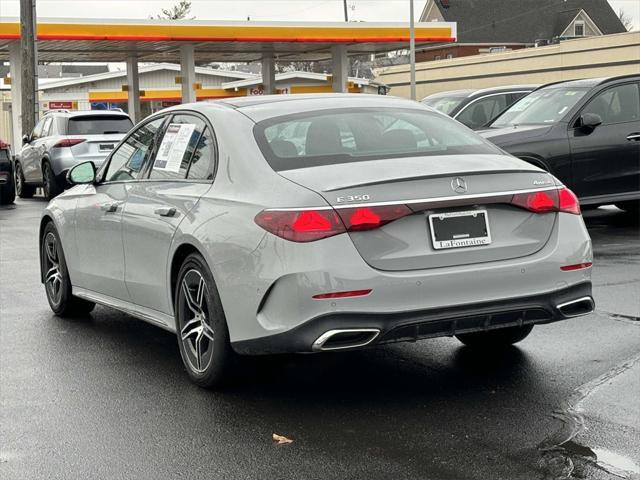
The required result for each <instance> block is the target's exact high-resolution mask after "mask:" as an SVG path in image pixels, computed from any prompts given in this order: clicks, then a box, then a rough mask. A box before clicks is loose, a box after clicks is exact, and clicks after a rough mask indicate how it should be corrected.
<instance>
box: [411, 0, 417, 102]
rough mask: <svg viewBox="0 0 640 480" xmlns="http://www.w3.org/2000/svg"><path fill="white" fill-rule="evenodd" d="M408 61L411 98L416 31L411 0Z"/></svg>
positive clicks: (414, 69) (412, 97) (413, 85)
mask: <svg viewBox="0 0 640 480" xmlns="http://www.w3.org/2000/svg"><path fill="white" fill-rule="evenodd" d="M409 63H410V65H411V67H410V68H411V100H415V99H416V32H415V25H414V22H413V0H409Z"/></svg>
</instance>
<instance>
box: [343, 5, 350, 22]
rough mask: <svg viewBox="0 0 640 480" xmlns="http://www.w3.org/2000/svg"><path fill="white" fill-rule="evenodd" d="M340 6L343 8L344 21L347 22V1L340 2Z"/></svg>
mask: <svg viewBox="0 0 640 480" xmlns="http://www.w3.org/2000/svg"><path fill="white" fill-rule="evenodd" d="M342 5H343V6H344V21H345V22H348V21H349V12H348V10H347V0H342Z"/></svg>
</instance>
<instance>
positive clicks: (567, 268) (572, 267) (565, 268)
mask: <svg viewBox="0 0 640 480" xmlns="http://www.w3.org/2000/svg"><path fill="white" fill-rule="evenodd" d="M592 265H593V262H584V263H576V264H575V265H565V266H563V267H560V270H562V271H563V272H571V271H572V270H582V269H583V268H591V266H592Z"/></svg>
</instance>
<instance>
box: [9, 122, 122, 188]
mask: <svg viewBox="0 0 640 480" xmlns="http://www.w3.org/2000/svg"><path fill="white" fill-rule="evenodd" d="M131 127H133V123H132V122H131V119H130V118H129V116H128V115H127V114H126V113H124V112H121V111H112V110H90V111H73V112H70V111H67V110H55V111H50V112H48V113H47V114H45V116H44V117H43V118H42V119H41V120H40V121H39V122H38V124H37V125H36V126H35V128H34V129H33V132H31V134H29V135H24V136H23V137H22V144H23V145H22V150H21V151H20V152H19V153H17V154H16V162H15V175H16V193H17V194H18V196H20V198H31V197H32V196H33V194H34V193H35V190H36V188H37V187H42V188H43V190H44V195H45V197H47V198H48V199H51V198H53V197H55V196H56V195H58V194H60V193H61V192H62V191H63V190H64V188H65V187H66V186H67V185H68V184H67V180H66V174H67V171H68V170H69V169H70V168H71V167H73V166H74V165H76V164H78V163H82V162H86V161H89V160H90V161H92V162H93V163H94V164H95V165H96V166H100V165H101V164H102V162H103V161H104V159H105V158H106V157H107V155H109V153H111V151H112V150H113V149H114V147H115V146H116V145H117V144H118V142H119V141H120V140H121V139H122V137H124V135H125V133H127V132H128V131H129V130H130V129H131Z"/></svg>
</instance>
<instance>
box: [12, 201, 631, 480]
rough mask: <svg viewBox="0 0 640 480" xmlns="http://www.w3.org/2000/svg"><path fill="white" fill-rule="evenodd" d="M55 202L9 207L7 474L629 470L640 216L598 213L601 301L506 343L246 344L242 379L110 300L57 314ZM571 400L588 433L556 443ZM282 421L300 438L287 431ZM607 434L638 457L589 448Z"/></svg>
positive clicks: (251, 475) (431, 474)
mask: <svg viewBox="0 0 640 480" xmlns="http://www.w3.org/2000/svg"><path fill="white" fill-rule="evenodd" d="M44 206H45V202H44V201H43V200H42V199H33V200H22V201H18V202H17V203H16V206H15V207H10V208H2V209H0V283H1V287H0V401H1V405H0V406H1V410H0V478H2V479H3V480H13V479H20V480H23V479H84V478H95V479H173V478H184V479H205V478H206V479H218V478H225V479H236V478H238V479H244V478H247V479H289V478H300V479H320V478H322V479H329V478H331V479H333V478H339V479H355V478H366V479H378V478H380V479H382V478H384V479H387V478H398V479H509V480H513V479H538V478H540V479H542V478H546V479H560V478H569V477H568V475H569V474H570V473H571V470H573V473H572V474H571V475H573V476H572V477H570V478H598V479H599V478H620V477H619V476H614V475H615V474H619V475H621V476H622V478H625V477H626V478H634V474H633V469H634V468H635V467H634V466H633V464H634V462H635V464H637V463H639V461H640V425H638V423H640V420H639V419H638V418H637V417H636V416H635V415H634V414H633V411H634V410H633V408H632V409H631V410H629V407H630V406H631V407H633V406H634V405H637V404H638V403H637V402H640V400H639V398H640V392H638V391H637V385H638V382H636V383H633V382H634V381H635V380H637V377H636V376H635V375H637V374H640V369H638V368H637V367H638V362H637V361H636V360H637V357H638V355H639V354H640V321H638V317H639V316H640V238H639V237H640V230H639V227H638V225H637V223H636V225H635V226H629V225H628V224H629V219H628V218H627V217H625V216H624V215H623V214H621V212H619V211H618V210H615V209H613V208H611V209H606V210H605V209H598V210H596V211H590V212H587V213H586V214H585V216H586V217H587V218H586V220H587V224H588V227H589V230H590V233H591V235H592V238H593V242H594V249H595V267H594V271H593V281H594V296H595V299H596V302H597V303H598V310H597V312H596V313H593V314H591V315H589V316H587V317H581V318H577V319H573V320H567V321H564V322H560V323H556V324H552V325H548V326H539V327H536V328H535V329H534V331H533V333H532V334H531V335H530V336H529V337H528V338H527V339H526V340H525V341H523V342H522V343H521V344H519V345H518V346H517V347H513V348H511V349H510V350H508V351H506V352H504V353H501V354H495V355H493V356H486V355H485V356H480V355H478V354H474V353H473V352H472V351H470V350H468V349H466V348H464V347H463V346H462V345H461V344H460V343H459V342H458V341H457V340H455V339H449V338H445V339H436V340H426V341H421V342H417V343H411V344H398V345H392V346H387V347H384V348H379V349H375V350H366V351H359V352H351V353H340V354H321V355H297V356H296V355H292V356H278V357H256V358H247V359H244V360H243V361H242V365H241V368H240V370H239V372H240V374H241V378H238V379H237V380H236V381H235V382H234V383H233V384H232V385H230V386H229V387H228V388H227V389H226V390H225V391H223V392H209V391H205V390H202V389H199V388H198V387H196V386H194V385H192V384H191V383H190V382H189V380H188V378H187V375H186V374H185V372H184V371H183V367H182V364H181V361H180V354H179V352H178V346H177V343H176V340H175V337H174V336H173V335H171V334H169V333H167V332H165V331H163V330H160V329H158V328H156V327H153V326H151V325H148V324H146V323H143V322H141V321H138V320H135V319H133V318H131V317H129V316H127V315H124V314H121V313H118V312H115V311H113V310H109V309H107V308H102V307H98V308H96V310H95V311H94V313H93V314H92V315H91V316H90V317H88V318H87V319H84V320H72V321H69V320H63V319H60V318H57V317H54V316H53V315H52V314H51V312H50V310H49V307H48V305H47V302H46V299H45V294H44V290H43V288H42V286H41V285H40V283H39V278H38V255H37V245H38V239H37V227H38V222H39V218H40V212H41V210H42V208H43V207H44ZM625 362H626V363H625ZM634 362H636V363H634ZM629 364H630V365H629ZM619 371H620V372H619ZM634 372H635V373H634ZM619 374H620V376H619V379H620V380H618V375H619ZM625 377H630V378H631V380H632V383H631V384H629V383H625V382H624V378H625ZM598 379H600V380H599V383H598V382H595V383H594V380H598ZM616 382H618V383H616ZM620 382H622V383H623V385H622V386H620V385H619V383H620ZM629 385H630V386H629ZM581 386H582V387H583V389H582V390H578V389H580V387H581ZM585 386H586V387H585ZM609 388H612V389H615V390H611V391H609V390H608V389H609ZM576 392H578V393H576ZM613 392H615V393H613ZM582 393H585V395H584V396H583V395H582ZM581 396H583V397H584V398H579V397H581ZM625 397H626V398H625ZM576 402H579V403H580V405H577V404H576ZM612 403H615V404H616V405H617V406H615V405H614V406H613V407H612V408H613V409H611V410H609V407H608V406H609V405H611V404H612ZM594 405H595V406H594ZM574 407H575V408H574ZM615 408H619V409H620V410H619V411H620V412H621V413H620V415H617V413H616V410H615ZM581 409H582V410H583V413H582V414H580V411H581ZM590 409H595V410H596V411H597V412H599V413H600V414H601V415H599V417H598V418H595V417H594V418H593V419H591V418H587V417H588V415H589V412H590V411H591V410H590ZM574 410H576V411H574ZM554 412H555V413H554ZM607 412H608V414H607ZM629 412H631V413H629ZM553 415H555V417H554V416H553ZM572 415H574V417H575V418H573V421H574V423H575V420H576V419H577V421H580V420H581V419H582V420H583V423H584V424H585V425H587V428H588V432H586V433H588V435H585V431H582V432H581V433H580V434H579V435H578V436H577V437H575V438H573V439H572V440H571V442H570V443H567V444H566V445H565V446H568V445H572V446H573V445H575V447H573V448H558V447H557V446H556V444H557V443H558V441H560V440H558V439H560V438H561V437H562V436H563V435H564V434H565V433H566V432H567V431H569V432H571V431H573V430H572V427H571V426H572V425H574V423H572V421H570V420H571V416H572ZM556 417H557V418H556ZM568 418H569V420H568ZM560 420H563V421H564V422H562V421H560ZM592 420H593V422H592ZM589 425H594V426H593V428H591V427H589ZM574 426H575V425H574ZM272 433H278V434H282V435H286V436H287V437H289V438H291V439H293V440H294V442H293V443H292V444H289V445H274V444H272V440H271V435H272ZM573 433H574V434H575V433H577V432H575V431H573ZM621 435H622V437H621ZM583 441H584V442H589V444H588V445H585V444H584V443H580V442H583ZM540 444H543V445H544V446H546V447H548V449H547V450H546V451H544V452H543V451H541V450H540V449H539V448H538V447H539V445H540ZM604 444H606V445H604ZM616 445H618V446H617V447H616ZM600 447H606V448H607V449H608V451H613V453H615V454H619V455H620V456H621V457H622V458H624V459H626V460H627V461H630V462H631V464H627V468H628V469H626V470H625V469H623V470H620V471H617V472H611V470H607V468H603V467H602V465H597V464H596V462H595V461H594V459H593V458H591V457H590V454H588V453H585V452H586V451H590V452H593V451H595V450H597V449H598V448H600ZM616 450H617V451H616Z"/></svg>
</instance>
